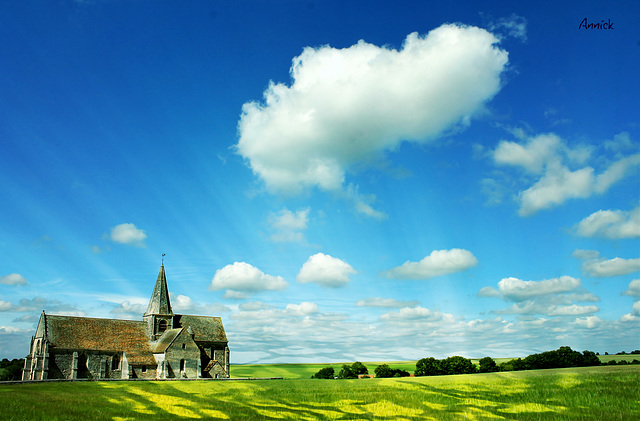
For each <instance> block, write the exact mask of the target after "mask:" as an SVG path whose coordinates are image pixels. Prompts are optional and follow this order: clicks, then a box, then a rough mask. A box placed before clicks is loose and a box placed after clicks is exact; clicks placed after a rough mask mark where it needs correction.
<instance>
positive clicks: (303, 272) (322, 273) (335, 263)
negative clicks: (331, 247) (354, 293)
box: [296, 253, 357, 288]
mask: <svg viewBox="0 0 640 421" xmlns="http://www.w3.org/2000/svg"><path fill="white" fill-rule="evenodd" d="M355 273H357V272H356V271H355V270H354V269H353V267H351V265H350V264H348V263H347V262H344V261H342V260H340V259H338V258H335V257H332V256H329V255H327V254H323V253H317V254H314V255H313V256H311V257H309V259H308V260H307V261H306V262H305V263H304V264H303V265H302V268H301V269H300V272H299V273H298V276H297V277H296V280H297V281H298V282H300V283H303V284H306V283H309V282H314V283H316V284H318V285H321V286H323V287H330V288H337V287H341V286H343V285H345V284H347V283H348V282H349V281H350V280H351V279H350V278H349V276H350V275H352V274H355Z"/></svg>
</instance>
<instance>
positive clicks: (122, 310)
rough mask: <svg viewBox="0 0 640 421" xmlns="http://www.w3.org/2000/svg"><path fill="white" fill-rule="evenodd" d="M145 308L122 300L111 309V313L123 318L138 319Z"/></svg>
mask: <svg viewBox="0 0 640 421" xmlns="http://www.w3.org/2000/svg"><path fill="white" fill-rule="evenodd" d="M146 310H147V306H146V305H144V304H139V303H132V302H130V301H123V302H122V303H120V304H119V305H118V306H116V307H114V308H113V309H112V310H111V313H113V314H115V315H116V316H117V317H120V318H124V319H139V318H140V317H142V315H143V314H144V312H145V311H146Z"/></svg>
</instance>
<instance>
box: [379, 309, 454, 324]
mask: <svg viewBox="0 0 640 421" xmlns="http://www.w3.org/2000/svg"><path fill="white" fill-rule="evenodd" d="M443 318H445V319H446V320H447V321H449V322H452V321H453V320H454V319H455V318H454V317H453V315H451V314H443V313H441V312H440V311H438V310H436V311H431V310H429V309H428V308H424V307H421V306H415V307H404V308H401V309H400V310H399V311H390V312H388V313H385V314H383V315H382V316H380V320H403V321H406V320H429V321H440V320H442V319H443Z"/></svg>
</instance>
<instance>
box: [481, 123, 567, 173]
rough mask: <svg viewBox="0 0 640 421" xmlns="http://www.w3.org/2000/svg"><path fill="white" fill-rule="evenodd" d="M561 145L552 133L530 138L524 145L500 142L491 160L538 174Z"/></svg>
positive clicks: (560, 141) (559, 140)
mask: <svg viewBox="0 0 640 421" xmlns="http://www.w3.org/2000/svg"><path fill="white" fill-rule="evenodd" d="M561 145H562V140H561V139H560V138H559V137H558V136H557V135H555V134H553V133H549V134H541V135H538V136H536V137H533V138H530V139H528V141H527V142H526V143H525V144H524V145H523V144H520V143H517V142H510V141H506V140H502V141H500V143H498V146H497V147H496V150H495V151H494V154H493V159H494V160H495V162H496V163H498V164H501V165H512V166H519V167H522V168H524V169H525V170H526V171H528V172H531V173H533V174H540V173H542V170H543V169H544V167H545V164H546V163H547V161H549V160H550V159H552V158H554V157H555V156H556V154H557V153H558V152H557V151H558V148H559V147H560V146H561Z"/></svg>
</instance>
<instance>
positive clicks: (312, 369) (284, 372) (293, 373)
mask: <svg viewBox="0 0 640 421" xmlns="http://www.w3.org/2000/svg"><path fill="white" fill-rule="evenodd" d="M598 358H600V361H601V362H602V363H607V362H609V361H611V360H615V361H623V360H624V361H627V362H629V363H630V362H631V361H632V360H634V359H636V360H640V355H638V354H633V355H632V354H625V355H599V356H598ZM494 360H495V362H496V363H497V364H500V363H503V362H507V361H509V360H511V358H495V359H494ZM471 361H472V362H473V363H474V364H476V365H478V360H477V359H472V360H471ZM343 364H351V363H333V364H241V365H233V364H232V365H231V375H232V376H233V377H254V378H255V377H282V378H284V379H309V378H311V375H313V374H315V373H317V372H318V370H320V369H321V368H323V367H333V369H334V370H335V372H336V374H338V372H339V371H340V369H341V368H342V365H343ZM380 364H388V365H389V366H390V367H391V368H397V369H402V370H406V371H408V372H409V373H413V372H414V371H415V370H416V361H395V362H388V361H386V362H365V363H364V365H366V366H367V368H368V369H369V374H373V370H375V368H376V367H377V366H378V365H380Z"/></svg>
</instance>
